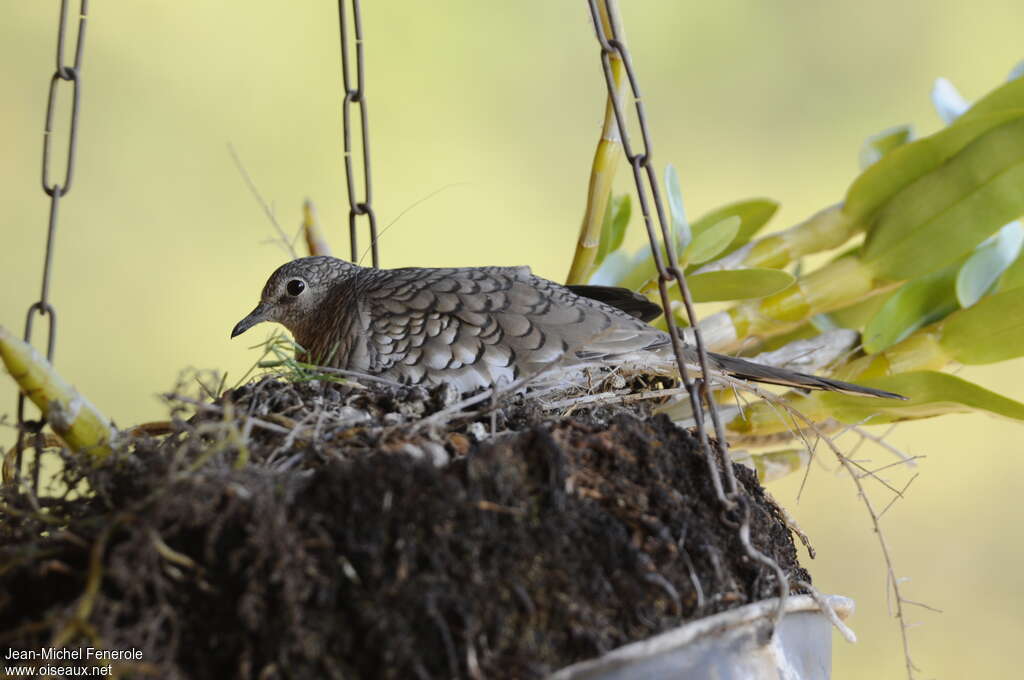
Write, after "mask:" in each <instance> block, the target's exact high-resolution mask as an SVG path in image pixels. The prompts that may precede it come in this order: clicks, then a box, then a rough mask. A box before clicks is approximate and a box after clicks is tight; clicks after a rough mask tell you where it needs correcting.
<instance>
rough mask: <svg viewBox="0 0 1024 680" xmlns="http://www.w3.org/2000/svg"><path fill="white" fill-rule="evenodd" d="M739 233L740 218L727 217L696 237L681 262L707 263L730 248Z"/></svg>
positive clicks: (734, 216)
mask: <svg viewBox="0 0 1024 680" xmlns="http://www.w3.org/2000/svg"><path fill="white" fill-rule="evenodd" d="M739 232H740V218H739V217H737V216H736V215H733V216H732V217H726V218H725V219H724V220H722V221H721V222H719V223H718V224H716V225H714V226H713V227H711V228H710V229H705V230H704V231H702V232H701V233H699V234H697V235H696V236H694V238H693V241H692V242H691V243H690V245H689V246H688V247H687V248H686V250H685V251H684V252H683V255H682V257H680V258H679V260H680V261H681V262H686V263H687V264H700V263H702V262H707V261H708V260H711V259H713V258H714V257H716V256H717V255H718V254H719V253H721V252H722V251H723V250H725V249H726V248H728V247H729V244H730V243H732V242H733V240H734V239H735V238H736V235H737V234H738V233H739Z"/></svg>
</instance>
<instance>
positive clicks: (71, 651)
mask: <svg viewBox="0 0 1024 680" xmlns="http://www.w3.org/2000/svg"><path fill="white" fill-rule="evenodd" d="M141 659H142V650H140V649H96V648H95V647H78V648H64V647H42V648H40V649H14V648H13V647H8V648H7V653H6V654H5V655H4V660H5V661H70V660H81V661H139V660H141Z"/></svg>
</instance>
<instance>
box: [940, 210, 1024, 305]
mask: <svg viewBox="0 0 1024 680" xmlns="http://www.w3.org/2000/svg"><path fill="white" fill-rule="evenodd" d="M1022 244H1024V228H1021V224H1020V222H1017V221H1014V222H1010V223H1009V224H1007V225H1006V226H1004V227H1003V228H1002V229H1000V230H999V232H998V233H997V234H996V235H995V236H994V237H992V238H990V239H989V240H988V241H986V242H984V243H982V244H981V245H980V246H978V247H977V248H976V249H975V250H974V252H973V253H972V254H971V256H970V257H969V258H967V262H965V263H964V265H963V266H962V267H960V272H959V274H958V275H957V277H956V298H957V300H959V301H960V306H961V307H964V308H966V307H970V306H971V305H973V304H974V303H976V302H977V301H978V300H980V299H981V296H982V295H984V294H985V293H986V292H988V290H989V289H990V288H992V286H993V284H995V282H996V280H997V279H998V278H999V277H1000V276H1002V274H1003V272H1004V271H1006V268H1007V267H1009V266H1010V265H1011V264H1012V263H1013V262H1014V260H1016V259H1017V256H1018V255H1020V250H1021V245H1022Z"/></svg>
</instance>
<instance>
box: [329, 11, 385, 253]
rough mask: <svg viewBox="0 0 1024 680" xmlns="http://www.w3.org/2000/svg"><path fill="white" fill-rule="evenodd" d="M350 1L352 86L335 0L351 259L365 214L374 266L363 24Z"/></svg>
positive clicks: (341, 19)
mask: <svg viewBox="0 0 1024 680" xmlns="http://www.w3.org/2000/svg"><path fill="white" fill-rule="evenodd" d="M351 3H352V29H353V33H354V34H355V78H354V80H355V87H353V86H352V80H353V78H352V74H351V69H350V67H349V63H350V58H349V45H348V31H347V30H346V23H345V14H346V12H345V0H338V25H339V28H340V33H341V73H342V80H343V83H344V86H345V99H344V101H343V102H342V126H343V137H344V144H345V181H346V185H347V187H348V206H349V210H348V233H349V239H350V241H351V244H352V262H355V263H357V264H358V262H359V247H358V236H357V233H356V232H357V228H356V222H357V218H358V217H359V216H360V215H365V216H366V219H367V222H369V226H370V252H371V259H372V261H373V266H374V267H379V266H380V257H379V255H378V253H377V215H376V214H375V213H374V212H373V205H372V202H373V185H372V184H371V182H370V132H369V118H368V117H367V112H366V89H365V88H366V85H365V79H364V75H365V69H364V66H363V26H362V22H361V20H360V13H359V0H351ZM353 108H357V109H359V129H360V146H361V156H362V159H363V197H362V200H360V199H358V198H357V195H356V187H355V172H354V171H353V169H352V155H353V154H352V109H353Z"/></svg>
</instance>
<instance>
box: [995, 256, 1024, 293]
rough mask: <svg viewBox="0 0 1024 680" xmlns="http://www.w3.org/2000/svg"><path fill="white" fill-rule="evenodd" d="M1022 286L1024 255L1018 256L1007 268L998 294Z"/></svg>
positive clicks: (1000, 282)
mask: <svg viewBox="0 0 1024 680" xmlns="http://www.w3.org/2000/svg"><path fill="white" fill-rule="evenodd" d="M1021 286H1024V255H1020V256H1018V257H1017V259H1016V260H1014V261H1013V264H1011V265H1010V266H1009V267H1007V268H1006V271H1005V272H1003V276H1002V278H1000V279H999V285H998V286H997V287H996V292H999V293H1002V292H1003V291H1004V290H1012V289H1014V288H1020V287H1021Z"/></svg>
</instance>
